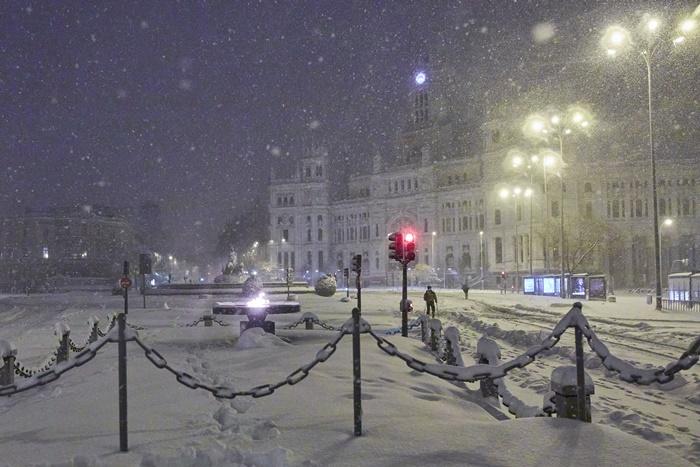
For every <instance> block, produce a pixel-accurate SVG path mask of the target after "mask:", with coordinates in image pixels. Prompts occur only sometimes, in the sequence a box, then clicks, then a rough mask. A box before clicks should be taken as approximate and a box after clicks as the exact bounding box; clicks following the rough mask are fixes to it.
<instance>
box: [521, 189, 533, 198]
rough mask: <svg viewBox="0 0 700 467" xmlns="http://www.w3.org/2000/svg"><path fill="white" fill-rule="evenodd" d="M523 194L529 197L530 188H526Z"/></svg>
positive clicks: (530, 193) (530, 194)
mask: <svg viewBox="0 0 700 467" xmlns="http://www.w3.org/2000/svg"><path fill="white" fill-rule="evenodd" d="M523 194H524V195H525V196H526V197H528V198H529V197H530V196H532V188H526V189H525V192H524V193H523Z"/></svg>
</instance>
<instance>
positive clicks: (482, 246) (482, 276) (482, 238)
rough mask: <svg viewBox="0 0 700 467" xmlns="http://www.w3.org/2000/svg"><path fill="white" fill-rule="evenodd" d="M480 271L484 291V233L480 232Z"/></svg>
mask: <svg viewBox="0 0 700 467" xmlns="http://www.w3.org/2000/svg"><path fill="white" fill-rule="evenodd" d="M479 270H480V272H481V290H484V231H483V230H481V231H479Z"/></svg>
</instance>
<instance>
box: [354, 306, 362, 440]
mask: <svg viewBox="0 0 700 467" xmlns="http://www.w3.org/2000/svg"><path fill="white" fill-rule="evenodd" d="M352 381H353V383H352V398H353V415H354V421H355V436H362V378H361V371H360V310H359V309H357V308H353V310H352Z"/></svg>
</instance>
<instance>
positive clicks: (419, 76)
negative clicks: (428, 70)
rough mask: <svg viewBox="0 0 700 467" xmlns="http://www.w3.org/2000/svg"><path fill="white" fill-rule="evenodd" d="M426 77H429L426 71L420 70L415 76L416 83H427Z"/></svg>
mask: <svg viewBox="0 0 700 467" xmlns="http://www.w3.org/2000/svg"><path fill="white" fill-rule="evenodd" d="M426 78H427V77H426V76H425V73H424V72H422V71H419V72H418V73H416V76H415V77H414V79H415V81H416V84H419V85H420V84H423V83H425V80H426Z"/></svg>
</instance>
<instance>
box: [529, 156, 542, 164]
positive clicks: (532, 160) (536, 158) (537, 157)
mask: <svg viewBox="0 0 700 467" xmlns="http://www.w3.org/2000/svg"><path fill="white" fill-rule="evenodd" d="M539 161H540V157H539V156H538V155H537V154H535V155H534V156H532V157H530V162H532V163H533V164H537V163H538V162H539Z"/></svg>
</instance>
